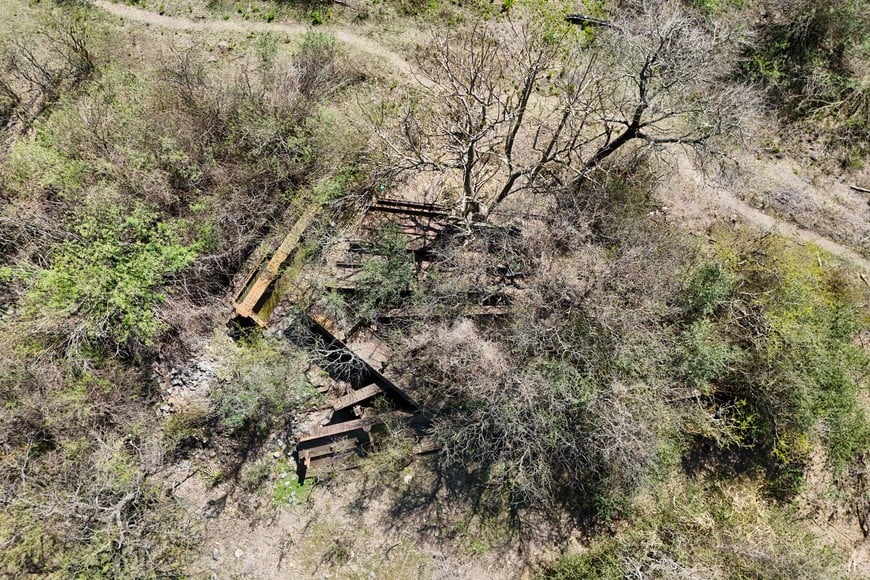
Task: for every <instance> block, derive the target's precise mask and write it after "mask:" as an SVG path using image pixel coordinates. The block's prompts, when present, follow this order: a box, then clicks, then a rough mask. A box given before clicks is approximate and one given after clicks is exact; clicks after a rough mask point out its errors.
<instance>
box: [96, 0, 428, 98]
mask: <svg viewBox="0 0 870 580" xmlns="http://www.w3.org/2000/svg"><path fill="white" fill-rule="evenodd" d="M91 3H92V4H93V5H94V6H95V7H97V8H99V9H101V10H104V11H106V12H108V13H110V14H112V15H113V16H117V17H119V18H123V19H125V20H130V21H132V22H139V23H142V24H150V25H152V26H156V27H159V28H165V29H168V30H185V31H206V32H237V33H242V34H246V33H248V32H284V33H287V34H304V33H305V32H307V31H308V30H310V29H311V28H310V27H308V26H305V25H302V24H297V23H285V22H242V21H239V20H191V19H189V18H183V17H180V16H163V15H160V14H157V13H155V12H151V11H148V10H143V9H142V8H136V7H135V6H130V5H128V4H115V3H114V2H110V1H109V0H91ZM317 29H318V30H322V31H324V32H328V33H329V34H331V35H333V36H334V37H335V39H336V40H338V41H339V42H342V43H343V44H346V45H348V46H350V47H352V48H354V49H356V50H358V51H360V52H364V53H368V54H370V55H372V56H374V57H377V58H378V59H380V60H382V61H383V62H384V64H385V68H387V69H389V70H391V71H396V72H399V73H401V74H402V75H403V76H406V77H410V78H413V79H416V80H417V81H418V82H421V83H422V84H424V85H425V84H428V79H426V78H425V77H423V76H422V75H421V74H420V73H419V71H417V69H416V68H414V67H413V66H412V65H411V64H410V63H409V62H408V61H406V60H405V59H404V58H402V56H401V55H399V54H396V53H395V52H392V51H390V50H388V49H386V48H384V47H383V46H381V45H379V44H378V43H377V42H375V41H373V40H371V39H369V38H366V37H364V36H360V35H358V34H354V33H352V32H348V31H347V30H345V29H343V28H339V27H335V26H328V25H327V26H318V27H317Z"/></svg>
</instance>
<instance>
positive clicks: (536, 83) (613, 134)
mask: <svg viewBox="0 0 870 580" xmlns="http://www.w3.org/2000/svg"><path fill="white" fill-rule="evenodd" d="M502 27H503V28H505V26H504V25H503V26H502ZM730 42H731V37H730V35H729V34H727V33H724V31H720V30H716V29H714V28H711V27H710V26H708V25H707V24H706V23H703V22H701V21H699V20H697V19H696V18H694V17H691V16H688V15H686V14H684V13H682V12H681V11H680V9H679V8H678V7H676V6H672V5H670V4H666V5H665V6H664V7H662V6H659V7H657V8H655V9H651V10H650V11H649V12H647V13H645V14H643V15H641V16H639V17H635V18H634V19H633V20H630V21H625V22H621V23H616V24H615V25H614V26H613V27H612V28H610V29H607V30H603V31H601V32H600V33H599V37H598V38H597V39H596V42H595V43H594V45H592V46H588V45H584V44H583V43H582V42H581V39H580V38H578V36H577V35H576V34H574V33H573V31H572V30H571V29H561V30H556V31H553V30H546V29H544V28H542V27H541V25H539V24H537V23H535V22H534V21H533V20H531V19H530V20H527V21H525V22H523V23H520V24H518V23H511V24H509V25H507V26H506V30H501V29H497V28H496V27H495V26H494V25H489V24H477V25H476V26H475V27H474V28H472V29H471V30H470V31H469V32H467V33H466V34H464V35H448V36H443V37H435V38H433V41H432V43H431V46H430V47H429V50H428V51H427V52H426V56H425V57H423V58H422V59H421V68H422V69H423V70H424V71H425V72H426V74H427V75H428V77H429V79H430V80H431V82H429V81H427V82H426V83H425V84H424V86H423V89H422V95H423V98H422V99H420V100H418V101H416V102H413V103H412V104H411V105H408V106H407V107H405V108H404V110H403V111H402V115H401V120H400V122H399V123H398V124H397V125H398V126H397V127H392V128H390V129H387V128H386V126H385V125H384V124H377V123H376V132H377V134H378V135H379V137H380V138H381V139H382V141H383V142H384V143H385V144H386V146H387V149H388V150H389V151H390V153H391V154H392V157H393V160H394V162H395V167H396V169H397V170H398V171H400V172H414V171H436V172H442V173H443V174H445V176H448V177H447V178H448V180H449V179H454V180H455V182H456V184H457V186H458V185H459V183H460V182H461V192H462V193H461V197H460V199H459V207H458V212H459V213H460V214H461V215H462V216H463V217H465V218H466V219H469V220H471V219H474V216H475V215H476V216H477V217H478V218H483V219H485V218H486V217H487V216H488V215H489V214H490V212H491V211H492V210H493V209H495V208H496V207H497V206H498V205H499V204H501V203H502V202H503V201H504V200H505V199H507V198H508V197H510V196H511V195H514V194H516V193H517V192H520V191H527V190H532V191H540V190H542V189H545V188H546V189H551V188H552V187H553V186H556V187H560V186H561V187H564V186H567V185H569V184H571V183H572V182H575V181H576V180H578V179H580V180H582V179H585V178H586V177H588V176H590V175H591V174H592V173H593V172H594V171H596V170H597V169H598V168H599V167H600V166H601V165H602V163H603V162H604V161H605V160H606V159H607V158H609V157H610V156H611V155H613V154H615V153H616V152H617V151H624V150H627V149H631V150H633V151H640V152H643V153H648V152H651V151H656V150H658V149H660V148H661V147H663V146H666V145H682V146H687V147H691V148H693V149H696V150H697V151H699V152H707V151H709V150H710V146H711V144H712V143H713V142H714V141H715V140H716V138H717V137H722V136H733V135H735V134H736V133H737V132H739V124H738V122H737V115H736V113H737V105H738V104H739V103H740V99H739V98H738V97H740V96H742V91H740V90H724V89H723V88H722V86H721V85H722V83H721V82H719V81H720V80H721V76H722V74H723V72H724V71H725V66H727V63H728V58H727V57H726V52H727V51H726V49H727V47H728V46H729V45H730ZM424 103H425V106H424V105H423V104H424ZM630 144H633V145H637V146H636V147H628V146H629V145H630ZM451 176H452V177H451Z"/></svg>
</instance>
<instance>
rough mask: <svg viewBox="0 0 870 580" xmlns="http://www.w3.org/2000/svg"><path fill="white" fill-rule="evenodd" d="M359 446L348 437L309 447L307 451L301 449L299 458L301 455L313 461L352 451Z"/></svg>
mask: <svg viewBox="0 0 870 580" xmlns="http://www.w3.org/2000/svg"><path fill="white" fill-rule="evenodd" d="M358 444H359V441H357V439H356V438H354V437H350V438H348V439H340V440H338V441H333V442H332V443H329V444H327V445H317V446H316V447H309V448H307V449H302V450H300V451H299V457H302V456H303V455H304V456H305V457H308V458H309V459H315V458H317V457H323V456H325V455H333V454H335V453H342V452H344V451H350V450H351V449H354V448H355V447H356V446H357V445H358Z"/></svg>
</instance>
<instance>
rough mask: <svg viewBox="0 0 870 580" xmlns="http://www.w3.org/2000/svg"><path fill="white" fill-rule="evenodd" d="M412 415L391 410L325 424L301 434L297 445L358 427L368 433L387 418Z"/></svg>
mask: <svg viewBox="0 0 870 580" xmlns="http://www.w3.org/2000/svg"><path fill="white" fill-rule="evenodd" d="M412 417H414V414H413V413H406V412H403V411H392V412H390V413H383V414H381V415H378V416H377V417H371V418H368V417H367V418H364V419H353V420H352V421H344V422H343V423H337V424H335V425H327V426H326V427H320V428H318V429H314V430H313V431H311V432H310V433H309V434H308V435H303V436H302V437H300V438H299V442H298V443H297V445H302V444H303V443H306V442H308V441H314V440H316V439H323V438H324V437H334V436H336V435H341V434H342V433H350V432H351V431H357V430H360V429H361V430H363V431H365V432H366V433H368V432H369V431H371V428H372V427H373V426H375V425H379V424H382V423H385V422H387V421H388V420H391V419H399V420H406V419H411V418H412Z"/></svg>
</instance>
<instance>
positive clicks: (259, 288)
mask: <svg viewBox="0 0 870 580" xmlns="http://www.w3.org/2000/svg"><path fill="white" fill-rule="evenodd" d="M320 211H321V207H320V205H319V204H314V205H312V206H311V207H309V208H308V209H307V210H306V211H305V213H303V214H302V215H301V216H300V217H299V219H298V220H296V223H295V224H293V227H292V228H290V231H289V232H287V235H286V236H285V237H284V241H282V242H281V245H280V246H278V249H277V250H275V253H274V254H272V257H271V259H269V262H268V263H267V264H266V267H265V268H263V270H262V271H261V272H260V274H259V275H258V276H257V277H256V279H255V280H254V282H253V284H252V285H251V286H250V289H248V290H247V292H245V289H243V290H242V294H243V295H244V297H242V295H240V296H239V297H238V298H237V299H236V302H235V308H236V312H237V313H238V314H239V315H240V316H245V317H248V318H253V315H254V309H255V308H256V307H257V303H258V302H259V301H260V299H261V298H262V297H263V294H265V293H266V290H268V289H269V286H271V285H272V282H274V281H275V279H276V278H277V277H278V272H279V271H280V268H281V266H282V265H283V264H284V262H285V261H286V260H287V258H288V257H289V256H290V254H291V253H292V252H293V250H295V249H296V246H297V245H298V244H299V240H300V239H302V234H304V233H305V230H306V229H307V228H308V225H309V224H310V223H311V221H312V220H313V219H314V218H315V217H316V216H317V214H319V213H320ZM246 289H247V287H246ZM255 322H257V324H260V325H261V326H264V325H265V324H264V323H261V322H260V321H257V320H255Z"/></svg>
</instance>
